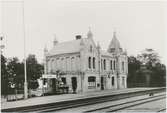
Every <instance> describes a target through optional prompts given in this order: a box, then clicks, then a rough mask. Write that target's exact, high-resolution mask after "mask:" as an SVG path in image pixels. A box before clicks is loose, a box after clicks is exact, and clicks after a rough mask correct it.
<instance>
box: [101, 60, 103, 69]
mask: <svg viewBox="0 0 167 113" xmlns="http://www.w3.org/2000/svg"><path fill="white" fill-rule="evenodd" d="M101 69H102V70H103V59H101Z"/></svg>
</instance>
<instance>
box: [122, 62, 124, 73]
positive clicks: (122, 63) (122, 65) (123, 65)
mask: <svg viewBox="0 0 167 113" xmlns="http://www.w3.org/2000/svg"><path fill="white" fill-rule="evenodd" d="M122 71H124V62H122Z"/></svg>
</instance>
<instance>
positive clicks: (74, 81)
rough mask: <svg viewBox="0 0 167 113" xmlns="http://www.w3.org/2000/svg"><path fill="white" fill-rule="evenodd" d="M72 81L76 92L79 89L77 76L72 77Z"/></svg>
mask: <svg viewBox="0 0 167 113" xmlns="http://www.w3.org/2000/svg"><path fill="white" fill-rule="evenodd" d="M71 82H72V89H73V93H76V89H77V77H72V78H71Z"/></svg>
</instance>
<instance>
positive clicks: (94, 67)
mask: <svg viewBox="0 0 167 113" xmlns="http://www.w3.org/2000/svg"><path fill="white" fill-rule="evenodd" d="M93 69H95V57H93Z"/></svg>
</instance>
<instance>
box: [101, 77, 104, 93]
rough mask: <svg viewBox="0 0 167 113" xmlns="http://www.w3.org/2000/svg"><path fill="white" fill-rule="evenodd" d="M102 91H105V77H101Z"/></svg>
mask: <svg viewBox="0 0 167 113" xmlns="http://www.w3.org/2000/svg"><path fill="white" fill-rule="evenodd" d="M101 90H104V77H101Z"/></svg>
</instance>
